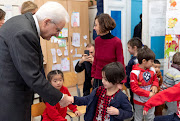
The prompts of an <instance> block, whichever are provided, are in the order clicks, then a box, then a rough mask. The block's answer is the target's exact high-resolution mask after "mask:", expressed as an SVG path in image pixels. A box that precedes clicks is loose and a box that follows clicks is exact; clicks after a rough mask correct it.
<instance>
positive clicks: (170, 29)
mask: <svg viewBox="0 0 180 121" xmlns="http://www.w3.org/2000/svg"><path fill="white" fill-rule="evenodd" d="M166 34H167V35H169V34H175V35H180V15H179V14H178V13H177V12H174V11H168V12H167V13H166Z"/></svg>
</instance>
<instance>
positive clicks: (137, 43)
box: [125, 37, 142, 106]
mask: <svg viewBox="0 0 180 121" xmlns="http://www.w3.org/2000/svg"><path fill="white" fill-rule="evenodd" d="M127 46H128V51H129V53H130V54H131V55H132V57H131V59H130V60H129V62H128V65H127V66H126V75H127V82H126V83H125V86H126V87H127V88H129V89H130V96H131V98H130V101H131V104H132V105H133V106H134V103H133V92H132V91H131V88H130V73H131V71H132V67H133V65H135V64H137V63H138V60H137V53H138V50H139V49H141V48H142V42H141V40H140V39H139V38H138V37H134V38H132V39H130V40H129V41H128V43H127Z"/></svg>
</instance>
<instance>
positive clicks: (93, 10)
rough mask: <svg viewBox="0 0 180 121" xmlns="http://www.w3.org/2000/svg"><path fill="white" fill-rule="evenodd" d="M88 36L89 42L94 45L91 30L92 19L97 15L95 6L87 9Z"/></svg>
mask: <svg viewBox="0 0 180 121" xmlns="http://www.w3.org/2000/svg"><path fill="white" fill-rule="evenodd" d="M88 11H89V33H90V34H89V36H90V42H91V43H94V40H93V28H94V19H95V17H96V14H97V5H94V6H91V7H89V10H88Z"/></svg>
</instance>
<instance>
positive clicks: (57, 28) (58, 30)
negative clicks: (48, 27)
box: [51, 21, 61, 33]
mask: <svg viewBox="0 0 180 121" xmlns="http://www.w3.org/2000/svg"><path fill="white" fill-rule="evenodd" d="M51 23H53V24H54V25H55V26H56V30H57V33H59V32H61V29H60V28H59V27H58V26H57V25H56V23H55V22H54V21H51Z"/></svg>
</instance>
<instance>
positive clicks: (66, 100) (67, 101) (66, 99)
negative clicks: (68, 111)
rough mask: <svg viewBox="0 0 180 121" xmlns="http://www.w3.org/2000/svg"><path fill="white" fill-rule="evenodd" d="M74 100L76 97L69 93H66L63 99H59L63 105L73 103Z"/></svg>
mask: <svg viewBox="0 0 180 121" xmlns="http://www.w3.org/2000/svg"><path fill="white" fill-rule="evenodd" d="M73 102H74V97H73V96H68V95H67V94H64V97H63V99H62V100H60V101H59V104H60V105H61V106H62V107H66V106H68V105H69V104H72V103H73Z"/></svg>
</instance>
